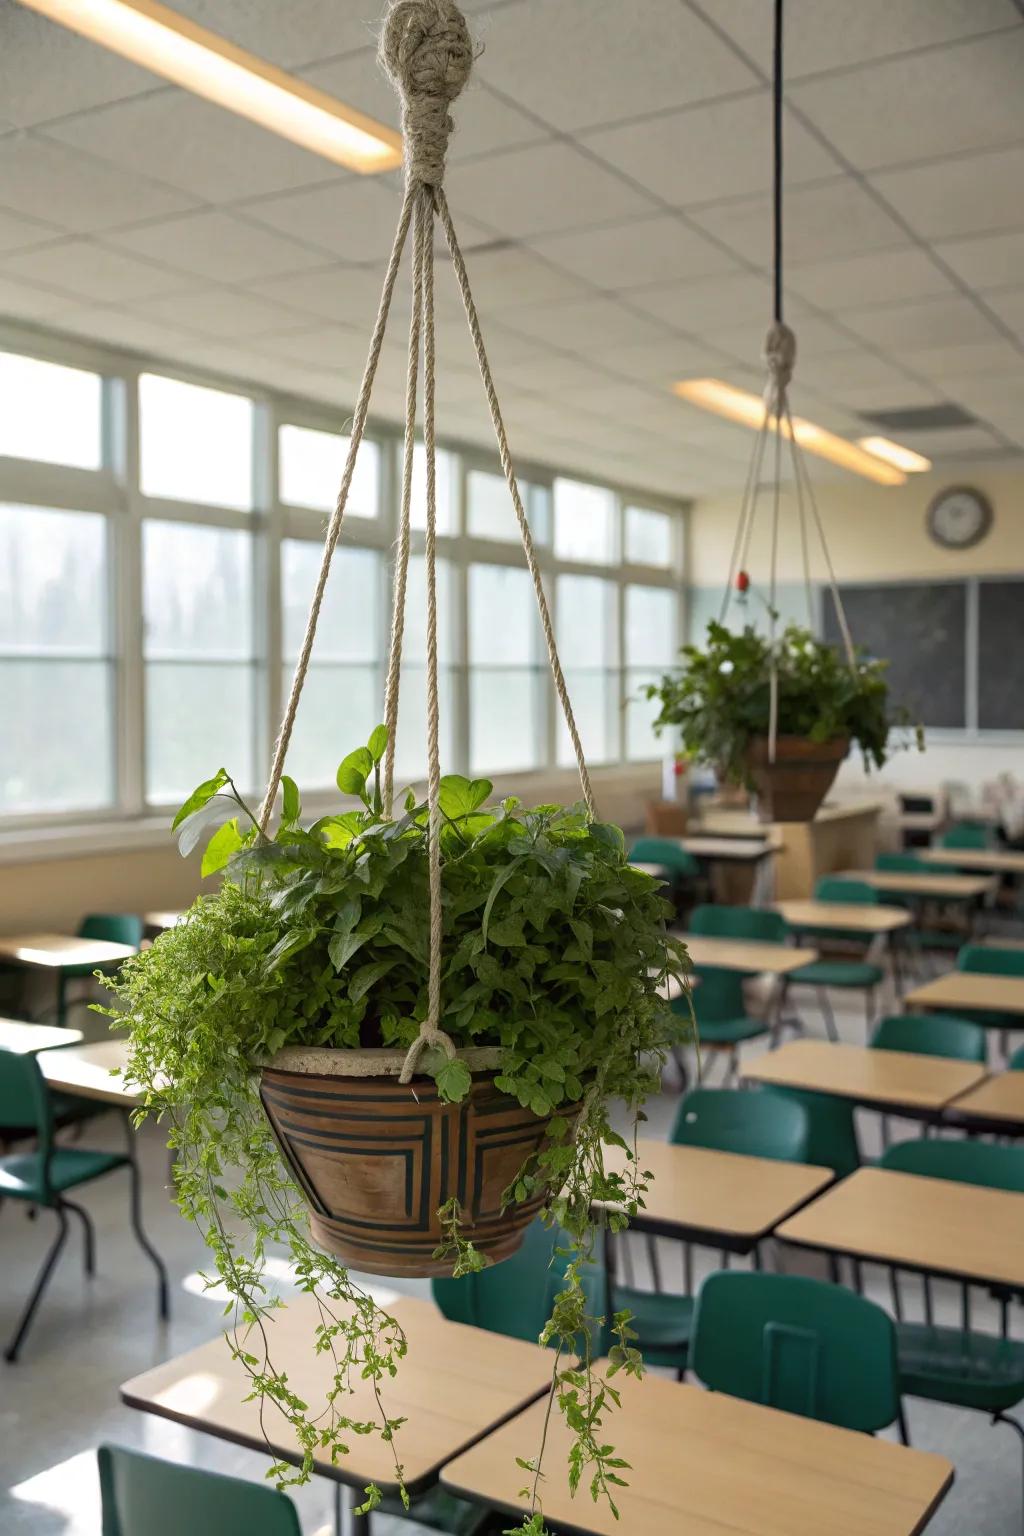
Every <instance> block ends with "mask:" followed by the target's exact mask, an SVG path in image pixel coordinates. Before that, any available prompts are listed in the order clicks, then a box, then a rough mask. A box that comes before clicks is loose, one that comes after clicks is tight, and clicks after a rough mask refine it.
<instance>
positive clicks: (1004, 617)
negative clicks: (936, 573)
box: [978, 581, 1024, 731]
mask: <svg viewBox="0 0 1024 1536" xmlns="http://www.w3.org/2000/svg"><path fill="white" fill-rule="evenodd" d="M978 727H979V729H980V730H983V731H1024V581H982V582H979V583H978Z"/></svg>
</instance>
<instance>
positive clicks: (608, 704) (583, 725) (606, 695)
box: [558, 667, 619, 768]
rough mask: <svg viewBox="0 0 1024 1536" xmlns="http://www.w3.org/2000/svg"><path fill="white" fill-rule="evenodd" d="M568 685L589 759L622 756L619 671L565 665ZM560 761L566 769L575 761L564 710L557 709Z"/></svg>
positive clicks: (603, 759) (599, 759)
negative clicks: (620, 747) (619, 732)
mask: <svg viewBox="0 0 1024 1536" xmlns="http://www.w3.org/2000/svg"><path fill="white" fill-rule="evenodd" d="M565 684H566V687H567V688H568V690H569V698H570V700H571V701H572V708H573V714H574V716H575V719H576V726H577V729H578V730H579V733H580V740H581V741H582V743H583V753H584V756H585V757H586V759H587V762H588V763H608V762H613V761H614V760H615V759H616V758H617V757H618V755H619V750H618V718H617V716H618V690H619V674H618V672H617V671H608V670H606V669H603V668H600V669H595V668H590V669H588V670H586V671H583V670H580V669H577V668H574V667H566V669H565ZM558 761H559V764H560V766H561V767H563V768H566V767H570V766H572V764H574V763H575V761H576V754H575V752H574V751H573V747H572V742H571V741H570V740H569V732H568V730H567V728H566V724H565V721H564V720H563V719H562V712H561V709H559V710H558Z"/></svg>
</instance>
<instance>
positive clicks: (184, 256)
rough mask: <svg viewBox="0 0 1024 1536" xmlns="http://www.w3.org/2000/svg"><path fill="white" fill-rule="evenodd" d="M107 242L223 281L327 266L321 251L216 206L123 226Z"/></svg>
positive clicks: (168, 264) (239, 281)
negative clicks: (192, 212)
mask: <svg viewBox="0 0 1024 1536" xmlns="http://www.w3.org/2000/svg"><path fill="white" fill-rule="evenodd" d="M104 243H105V244H106V245H110V246H116V247H117V248H118V249H119V250H128V251H133V252H135V253H137V254H138V255H140V256H146V257H149V258H151V259H152V260H153V261H160V262H165V263H166V264H167V266H169V267H173V268H175V269H176V270H179V271H181V272H188V273H191V274H193V275H194V276H196V277H201V278H206V279H209V280H213V281H219V282H224V281H225V280H228V281H231V282H235V283H244V282H248V281H249V280H250V279H253V278H264V277H274V276H276V275H278V274H279V273H283V272H293V273H294V272H300V271H302V270H303V269H306V268H310V267H322V266H323V264H324V258H323V253H322V252H319V251H313V250H310V249H309V247H308V246H303V245H299V244H298V243H297V242H296V241H294V240H289V239H287V238H286V237H285V236H284V235H279V234H275V233H273V232H272V231H270V230H268V229H264V228H263V227H262V226H260V225H254V224H251V223H249V222H248V221H247V220H244V219H241V218H236V217H233V216H232V215H231V214H230V213H220V212H217V211H214V210H210V211H209V212H203V213H195V214H191V215H188V216H187V217H185V218H182V219H162V220H160V221H159V222H157V223H152V224H142V225H139V226H138V227H137V228H132V229H122V230H118V231H117V233H116V234H112V235H110V236H108V237H107V239H106V240H105V242H104ZM299 281H301V279H299Z"/></svg>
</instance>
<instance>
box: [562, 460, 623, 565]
mask: <svg viewBox="0 0 1024 1536" xmlns="http://www.w3.org/2000/svg"><path fill="white" fill-rule="evenodd" d="M554 489H555V554H556V556H557V557H558V559H559V560H578V561H581V562H585V563H587V564H590V565H610V564H611V563H612V561H613V560H614V558H615V497H614V496H613V495H612V493H611V491H606V490H604V489H603V487H601V486H599V485H584V484H583V482H582V481H580V480H562V479H558V480H556V481H555V488H554Z"/></svg>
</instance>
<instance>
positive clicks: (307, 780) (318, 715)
mask: <svg viewBox="0 0 1024 1536" xmlns="http://www.w3.org/2000/svg"><path fill="white" fill-rule="evenodd" d="M291 685H292V673H291V668H290V667H289V668H286V670H285V676H284V678H283V690H284V696H285V697H287V694H288V689H289V688H290V687H291ZM402 703H403V705H404V703H405V699H404V696H403V699H402ZM382 712H383V706H382V704H381V678H380V669H379V668H378V667H376V666H360V665H353V666H345V665H342V664H336V663H333V662H316V661H314V662H313V664H312V665H311V666H310V669H309V671H308V672H307V673H306V681H305V683H304V684H303V688H302V698H301V700H300V701H299V712H298V714H297V715H296V717H295V729H294V731H293V732H292V740H291V745H290V746H289V748H288V772H289V773H290V774H291V776H292V778H293V779H295V781H296V783H297V784H298V785H299V787H300V789H303V790H311V789H324V788H326V787H327V786H333V785H334V783H335V776H336V774H337V772H338V764H339V763H340V762H341V760H342V758H343V757H345V756H346V755H347V754H348V753H349V752H351V751H352V750H353V748H355V747H361V746H362V745H363V743H364V742H365V741H366V739H367V737H368V736H369V734H370V732H371V731H372V730H373V728H374V726H375V725H377V724H378V723H379V722H380V720H381V718H382Z"/></svg>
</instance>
